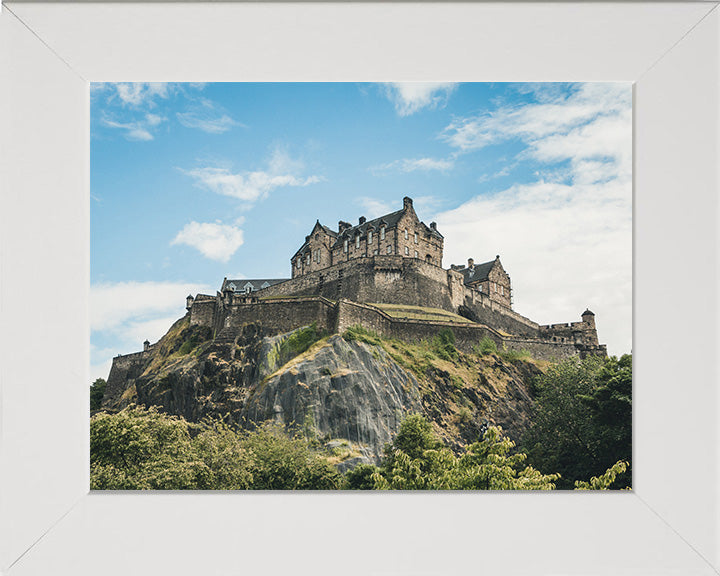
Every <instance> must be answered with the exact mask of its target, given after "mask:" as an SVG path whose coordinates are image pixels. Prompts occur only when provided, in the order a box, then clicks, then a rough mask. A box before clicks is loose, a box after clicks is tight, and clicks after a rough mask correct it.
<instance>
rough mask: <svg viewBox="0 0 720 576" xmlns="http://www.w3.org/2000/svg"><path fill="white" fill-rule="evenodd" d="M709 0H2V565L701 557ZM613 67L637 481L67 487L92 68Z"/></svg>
mask: <svg viewBox="0 0 720 576" xmlns="http://www.w3.org/2000/svg"><path fill="white" fill-rule="evenodd" d="M717 5H718V3H717V2H663V3H626V4H623V3H616V4H601V3H597V4H594V3H583V4H581V3H556V4H543V3H457V4H435V3H417V4H411V3H397V4H390V3H388V4H371V3H313V4H304V3H278V4H273V3H264V4H263V3H260V4H258V3H231V2H228V3H222V2H221V3H187V4H178V3H167V4H165V3H145V4H137V3H82V2H81V3H75V4H73V3H62V2H58V3H33V2H7V3H5V4H4V5H3V10H2V13H0V194H1V195H2V203H1V204H0V206H1V208H0V410H1V413H0V414H1V418H2V421H1V425H2V427H1V432H0V573H2V574H8V575H10V576H23V575H33V576H34V575H40V574H63V575H65V574H72V575H84V574H93V575H96V574H103V575H115V574H118V575H119V574H123V575H126V574H133V575H135V574H148V575H151V574H152V575H157V574H173V575H178V574H203V575H211V574H246V573H248V574H258V573H260V574H288V573H301V574H345V575H351V574H352V575H354V574H363V575H391V574H392V575H402V576H405V575H407V576H410V575H413V576H418V575H423V576H439V575H445V574H448V575H450V574H452V575H456V574H466V573H483V574H513V575H515V574H517V575H519V574H533V575H536V574H537V575H540V574H547V575H561V574H613V575H624V574H633V575H639V574H648V575H649V574H652V575H663V574H667V575H669V574H678V575H690V574H693V575H711V574H717V573H718V572H719V571H720V545H719V542H720V468H719V465H720V444H719V442H718V441H719V439H720V438H719V434H718V424H717V422H718V415H719V413H720V392H719V391H718V358H717V356H718V342H719V339H718V326H720V323H719V322H718V320H719V314H720V308H718V293H719V290H718V288H719V287H720V286H718V284H719V282H718V276H717V269H718V250H719V245H718V232H717V229H718V226H717V225H718V215H719V214H720V212H719V211H718V181H719V179H720V173H719V172H718V150H720V146H718V144H719V143H720V140H719V137H718V130H719V127H720V123H719V120H720V107H719V106H718V102H720V98H719V96H720V93H719V86H720V83H719V82H718V80H719V77H720V50H718V46H719V44H718V41H719V40H720V11H719V10H717ZM128 80H132V81H169V80H173V81H180V80H183V81H231V80H232V81H265V80H275V81H282V80H285V81H303V80H304V81H319V80H323V81H390V80H392V81H403V80H433V81H439V80H453V81H471V80H472V81H511V80H512V81H579V80H592V81H628V82H634V129H635V133H634V142H635V146H634V200H635V212H634V218H635V219H634V303H635V307H634V340H633V353H634V445H633V452H634V456H633V471H634V479H633V485H634V489H633V491H632V492H626V493H543V494H535V493H462V494H459V493H448V494H441V493H433V494H421V493H408V494H384V493H375V494H356V493H311V494H308V493H303V494H293V493H175V492H170V493H91V494H90V493H89V471H88V468H89V454H88V451H89V440H88V387H89V377H88V373H89V366H88V364H89V362H88V361H89V322H88V306H87V302H88V294H89V149H90V146H89V142H90V135H89V87H88V83H89V82H90V81H128Z"/></svg>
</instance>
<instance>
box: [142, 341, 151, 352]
mask: <svg viewBox="0 0 720 576" xmlns="http://www.w3.org/2000/svg"><path fill="white" fill-rule="evenodd" d="M148 350H150V340H145V342H143V352H147V351H148Z"/></svg>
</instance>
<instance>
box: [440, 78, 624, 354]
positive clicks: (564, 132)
mask: <svg viewBox="0 0 720 576" xmlns="http://www.w3.org/2000/svg"><path fill="white" fill-rule="evenodd" d="M619 87H621V88H622V89H620V88H619ZM548 100H549V97H548V98H546V99H545V100H544V101H543V102H542V103H540V104H529V105H527V106H525V107H515V108H513V109H512V110H509V109H506V108H500V109H499V110H498V111H496V112H493V113H491V114H489V115H485V116H483V117H481V118H476V119H472V120H465V121H460V122H457V123H456V124H455V125H454V126H455V128H453V130H454V131H450V132H446V137H447V138H448V140H449V141H450V142H451V143H452V144H453V145H457V146H458V147H460V148H462V147H465V148H466V149H471V148H473V147H475V148H477V147H481V146H484V145H487V144H489V143H493V142H497V141H502V140H505V139H507V138H509V137H517V138H519V139H521V140H522V141H523V142H525V143H526V145H527V147H526V149H525V151H524V152H523V153H522V154H521V155H522V156H524V157H525V158H532V159H534V160H537V161H539V162H542V163H548V164H547V169H546V170H545V169H542V168H541V169H540V172H539V175H538V180H537V181H536V182H534V183H529V184H525V185H516V186H512V187H510V188H508V189H506V190H503V191H501V192H499V193H497V194H492V195H478V196H476V197H475V198H473V199H471V200H470V201H468V202H466V203H464V204H463V205H462V206H460V207H458V208H456V209H454V210H450V211H447V212H444V213H441V214H439V215H438V216H437V221H438V228H439V229H440V230H441V231H445V234H446V244H445V265H448V264H450V263H454V264H458V263H462V262H464V261H465V260H466V259H467V258H468V257H472V258H474V259H475V260H476V262H482V261H486V260H491V259H493V258H494V257H495V254H500V255H501V259H502V262H503V265H504V266H505V267H506V270H507V272H508V273H509V274H510V276H511V278H512V282H513V294H514V308H515V309H516V310H517V311H518V312H520V313H521V314H524V315H526V316H528V317H530V318H532V319H533V320H536V321H538V322H540V323H557V322H570V321H579V316H580V313H581V312H582V311H583V310H584V309H585V308H586V307H590V309H591V310H593V312H595V313H596V315H597V318H596V319H597V323H598V332H599V336H600V340H601V341H602V342H606V343H607V344H608V347H609V352H610V353H611V354H621V353H625V352H629V351H630V347H631V338H632V332H631V328H632V121H631V108H630V106H631V102H630V88H629V86H628V85H610V86H607V85H583V86H581V87H580V88H579V89H578V90H577V91H576V92H575V93H574V94H573V95H571V96H570V97H568V98H566V99H565V100H563V101H560V100H558V99H557V98H555V99H554V100H552V101H550V102H549V103H548ZM503 126H504V128H503ZM464 128H468V130H465V131H464V132H463V129H464ZM455 138H456V139H455ZM453 139H455V140H453ZM559 162H563V163H565V164H568V166H567V167H564V168H563V169H557V168H556V167H555V164H556V163H559ZM449 231H451V233H449Z"/></svg>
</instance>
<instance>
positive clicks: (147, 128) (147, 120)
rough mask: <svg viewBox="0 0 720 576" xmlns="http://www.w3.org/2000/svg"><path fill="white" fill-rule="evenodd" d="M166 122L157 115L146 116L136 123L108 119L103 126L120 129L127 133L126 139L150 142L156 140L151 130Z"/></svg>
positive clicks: (103, 120)
mask: <svg viewBox="0 0 720 576" xmlns="http://www.w3.org/2000/svg"><path fill="white" fill-rule="evenodd" d="M164 121H165V118H163V117H162V116H158V115H157V114H145V116H144V117H143V118H142V119H140V120H136V121H134V122H117V121H115V120H111V119H110V118H108V117H104V118H103V119H102V123H103V125H105V126H107V127H109V128H119V129H121V130H124V131H125V138H127V139H128V140H141V141H148V140H152V139H153V138H154V136H153V134H152V132H151V130H152V129H154V128H157V127H158V126H159V125H160V124H162V123H163V122H164Z"/></svg>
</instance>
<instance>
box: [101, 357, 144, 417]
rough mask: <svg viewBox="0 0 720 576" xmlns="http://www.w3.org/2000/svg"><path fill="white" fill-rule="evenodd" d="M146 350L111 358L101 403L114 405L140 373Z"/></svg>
mask: <svg viewBox="0 0 720 576" xmlns="http://www.w3.org/2000/svg"><path fill="white" fill-rule="evenodd" d="M145 356H146V352H134V353H132V354H123V355H118V356H115V358H113V362H112V367H111V368H110V374H109V375H108V379H107V385H106V386H105V394H104V395H103V405H104V406H107V405H110V404H112V405H115V404H116V402H117V401H118V400H120V397H121V396H122V395H123V392H125V390H126V389H127V388H128V387H129V386H130V385H131V384H132V381H134V380H135V379H136V378H137V377H138V376H140V374H142V370H143V364H144V362H143V361H144V360H145Z"/></svg>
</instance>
